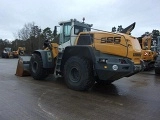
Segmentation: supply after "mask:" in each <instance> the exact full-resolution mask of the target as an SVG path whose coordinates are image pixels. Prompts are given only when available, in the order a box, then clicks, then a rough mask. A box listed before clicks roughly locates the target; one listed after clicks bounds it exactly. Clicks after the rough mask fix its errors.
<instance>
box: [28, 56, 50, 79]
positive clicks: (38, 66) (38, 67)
mask: <svg viewBox="0 0 160 120" xmlns="http://www.w3.org/2000/svg"><path fill="white" fill-rule="evenodd" d="M29 70H30V74H31V76H32V77H33V78H34V79H36V80H43V79H45V78H46V77H48V75H49V72H47V69H45V68H43V61H42V58H41V56H40V55H38V54H33V55H32V57H31V60H30V64H29Z"/></svg>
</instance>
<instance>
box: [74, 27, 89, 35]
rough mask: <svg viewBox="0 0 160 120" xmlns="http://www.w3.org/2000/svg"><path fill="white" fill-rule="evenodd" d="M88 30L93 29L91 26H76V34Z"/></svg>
mask: <svg viewBox="0 0 160 120" xmlns="http://www.w3.org/2000/svg"><path fill="white" fill-rule="evenodd" d="M86 31H91V29H90V28H87V27H83V26H77V25H75V26H74V34H75V35H78V34H79V33H80V32H86Z"/></svg>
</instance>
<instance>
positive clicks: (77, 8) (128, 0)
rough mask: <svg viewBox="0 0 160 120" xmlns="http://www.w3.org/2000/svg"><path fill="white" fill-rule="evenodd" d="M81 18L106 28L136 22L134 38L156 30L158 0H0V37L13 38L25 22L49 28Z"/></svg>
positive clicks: (159, 19)
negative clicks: (61, 22)
mask: <svg viewBox="0 0 160 120" xmlns="http://www.w3.org/2000/svg"><path fill="white" fill-rule="evenodd" d="M83 17H85V22H86V23H89V24H93V28H97V29H102V30H106V31H111V28H112V27H113V26H116V27H117V26H118V25H122V27H123V28H124V27H127V26H128V25H130V24H131V23H133V22H136V27H135V29H134V30H133V31H132V35H133V36H136V37H138V36H140V35H142V34H143V33H144V32H146V31H149V32H151V31H152V30H153V29H158V30H160V0H0V39H3V40H4V39H8V40H14V39H15V37H14V33H17V32H18V30H20V29H21V28H23V26H24V24H25V23H30V22H35V24H36V25H38V26H40V27H41V28H42V29H44V28H46V27H50V28H51V29H52V30H53V29H54V26H55V25H58V22H60V21H65V20H69V19H71V18H76V19H77V20H79V21H82V18H83Z"/></svg>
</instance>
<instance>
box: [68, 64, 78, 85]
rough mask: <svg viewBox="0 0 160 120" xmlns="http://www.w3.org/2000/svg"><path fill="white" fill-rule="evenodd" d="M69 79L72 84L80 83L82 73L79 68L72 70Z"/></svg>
mask: <svg viewBox="0 0 160 120" xmlns="http://www.w3.org/2000/svg"><path fill="white" fill-rule="evenodd" d="M69 78H70V80H71V81H72V82H79V81H80V72H79V70H78V69H77V68H75V67H73V68H72V69H71V70H70V74H69Z"/></svg>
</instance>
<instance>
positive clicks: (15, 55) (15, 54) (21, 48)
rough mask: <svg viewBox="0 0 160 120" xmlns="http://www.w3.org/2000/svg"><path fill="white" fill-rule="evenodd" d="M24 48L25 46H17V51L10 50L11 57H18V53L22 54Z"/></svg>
mask: <svg viewBox="0 0 160 120" xmlns="http://www.w3.org/2000/svg"><path fill="white" fill-rule="evenodd" d="M25 50H26V48H25V47H18V50H17V51H12V55H13V58H18V57H19V55H22V56H23V55H24V54H25V53H24V51H25Z"/></svg>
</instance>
